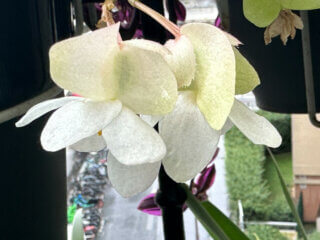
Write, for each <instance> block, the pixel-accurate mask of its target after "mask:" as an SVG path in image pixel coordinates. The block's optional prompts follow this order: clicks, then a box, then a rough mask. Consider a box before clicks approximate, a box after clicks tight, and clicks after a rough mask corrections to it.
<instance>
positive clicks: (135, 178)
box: [107, 152, 161, 197]
mask: <svg viewBox="0 0 320 240" xmlns="http://www.w3.org/2000/svg"><path fill="white" fill-rule="evenodd" d="M107 163H108V176H109V179H110V181H111V183H112V185H113V187H114V188H115V189H116V191H117V192H118V193H119V194H120V195H121V196H123V197H131V196H133V195H135V194H138V193H140V192H143V191H145V190H147V189H148V187H150V186H151V184H152V183H153V181H154V180H155V179H156V177H157V175H158V172H159V169H160V165H161V161H158V162H155V163H145V164H140V165H133V166H128V165H124V164H122V163H120V162H119V161H118V160H117V159H116V158H115V157H114V156H113V155H112V154H111V153H110V152H109V154H108V161H107Z"/></svg>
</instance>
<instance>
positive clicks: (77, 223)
mask: <svg viewBox="0 0 320 240" xmlns="http://www.w3.org/2000/svg"><path fill="white" fill-rule="evenodd" d="M71 240H84V231H83V225H82V209H78V210H77V212H76V215H75V216H74V219H73V224H72V237H71Z"/></svg>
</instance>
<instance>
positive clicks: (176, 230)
mask: <svg viewBox="0 0 320 240" xmlns="http://www.w3.org/2000/svg"><path fill="white" fill-rule="evenodd" d="M186 199H187V195H186V193H185V191H184V189H183V188H182V187H181V186H180V185H179V184H178V183H176V182H175V181H173V180H172V179H171V178H170V177H169V176H168V175H167V173H166V172H165V170H164V167H163V166H161V168H160V172H159V190H158V192H157V194H156V202H157V204H158V205H159V206H160V208H161V212H162V219H163V230H164V237H165V240H184V239H185V235H184V225H183V204H184V203H185V201H186Z"/></svg>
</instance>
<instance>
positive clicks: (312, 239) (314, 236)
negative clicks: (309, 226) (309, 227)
mask: <svg viewBox="0 0 320 240" xmlns="http://www.w3.org/2000/svg"><path fill="white" fill-rule="evenodd" d="M308 239H309V240H319V239H320V232H313V233H311V234H310V235H309V236H308Z"/></svg>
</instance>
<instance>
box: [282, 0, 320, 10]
mask: <svg viewBox="0 0 320 240" xmlns="http://www.w3.org/2000/svg"><path fill="white" fill-rule="evenodd" d="M280 2H281V5H282V8H285V9H292V10H312V9H318V8H320V1H319V0H280Z"/></svg>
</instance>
